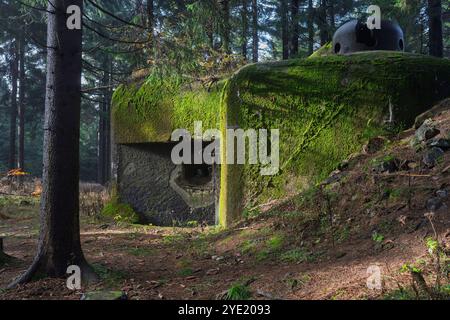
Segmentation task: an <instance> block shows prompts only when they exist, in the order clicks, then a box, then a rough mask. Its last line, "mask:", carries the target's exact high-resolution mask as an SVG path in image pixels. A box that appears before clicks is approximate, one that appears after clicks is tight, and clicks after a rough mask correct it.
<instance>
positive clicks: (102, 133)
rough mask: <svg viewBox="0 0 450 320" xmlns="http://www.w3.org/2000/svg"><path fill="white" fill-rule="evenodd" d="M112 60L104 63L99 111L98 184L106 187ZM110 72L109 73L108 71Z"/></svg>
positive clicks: (108, 161) (108, 159) (108, 172)
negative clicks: (102, 88)
mask: <svg viewBox="0 0 450 320" xmlns="http://www.w3.org/2000/svg"><path fill="white" fill-rule="evenodd" d="M110 61H111V59H110V57H107V59H105V61H104V62H103V66H102V67H103V70H105V72H104V74H103V79H102V86H103V87H105V88H106V89H105V90H103V97H102V103H101V104H100V110H99V134H98V137H99V141H98V154H99V157H98V182H99V183H100V184H102V185H105V184H106V183H107V182H108V181H109V177H110V168H111V167H110V151H111V149H110V138H109V136H110V121H109V118H110V112H109V110H110V103H111V89H110V85H111V73H112V70H110V69H111V62H110ZM108 70H109V71H108Z"/></svg>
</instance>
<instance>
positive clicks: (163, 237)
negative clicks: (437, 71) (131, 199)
mask: <svg viewBox="0 0 450 320" xmlns="http://www.w3.org/2000/svg"><path fill="white" fill-rule="evenodd" d="M432 126H435V127H436V128H438V129H439V130H440V133H439V135H437V136H435V137H433V138H429V137H427V139H426V141H425V142H424V143H422V144H420V143H416V144H414V145H412V144H411V141H412V140H413V139H414V137H415V136H416V134H417V132H416V130H408V131H405V132H402V133H400V134H398V135H396V136H395V137H390V139H384V138H383V139H381V138H379V139H374V140H373V141H371V143H369V145H368V146H367V147H366V148H365V149H366V150H365V151H366V152H364V153H361V154H358V155H354V156H353V157H352V158H351V159H350V160H349V161H347V162H345V163H344V164H343V165H342V166H341V168H340V170H338V171H336V172H335V173H333V174H332V175H331V176H330V178H329V179H328V180H327V181H326V182H325V183H324V184H323V185H322V186H321V187H314V188H311V189H308V190H307V191H305V192H303V193H301V194H299V195H295V196H292V197H290V198H289V199H286V200H284V201H280V202H276V203H271V204H269V205H267V206H264V207H260V208H258V209H254V210H252V211H248V212H246V214H247V218H246V219H245V220H244V221H242V222H241V223H239V224H238V225H236V226H234V227H233V228H231V229H230V230H220V229H218V228H215V227H207V228H201V227H195V228H175V227H174V228H161V227H154V226H137V225H126V224H117V223H114V222H112V221H110V220H104V218H101V217H98V216H95V217H89V216H86V215H82V230H81V239H82V246H83V250H84V252H85V255H86V257H87V260H88V261H89V262H90V263H91V264H92V266H93V267H94V269H95V270H96V271H97V273H98V274H99V275H100V277H101V278H102V281H101V282H100V283H98V284H96V285H93V286H91V287H88V288H83V290H82V291H79V292H78V291H70V290H68V289H67V288H66V283H65V280H64V279H53V280H49V279H44V280H39V281H37V282H34V283H31V284H27V285H24V286H21V287H19V288H17V289H14V290H6V289H0V299H75V300H76V299H80V298H81V297H82V296H83V294H84V293H86V292H94V291H99V292H103V293H105V294H106V293H107V292H110V291H118V292H123V293H125V294H126V296H127V298H128V299H136V300H145V299H223V298H229V299H247V298H250V299H327V300H336V299H416V298H420V299H427V298H435V299H436V298H440V299H448V298H449V297H450V281H449V272H450V259H449V254H450V210H449V207H448V205H450V152H444V153H443V154H440V153H439V156H438V157H436V159H434V160H435V161H434V163H432V164H431V165H430V159H431V158H432V157H431V158H430V155H429V153H430V152H432V151H433V148H432V146H436V144H433V143H434V142H436V141H437V142H439V146H440V147H441V148H442V149H444V151H447V150H450V140H446V139H449V138H450V135H449V134H450V111H444V112H440V113H438V114H437V115H436V116H434V119H433V124H432ZM431 131H433V130H431ZM434 131H435V134H436V133H437V132H436V130H434ZM439 139H440V140H439ZM445 141H447V142H449V144H448V145H447V146H446V145H445ZM435 151H436V150H434V152H435ZM424 157H425V158H426V161H425V162H426V163H428V165H425V164H424V161H423V160H424ZM431 160H433V159H431ZM38 228H39V223H38V200H37V199H36V198H32V197H18V196H2V197H0V237H3V238H4V249H5V252H6V253H7V254H9V255H11V256H13V257H15V258H17V259H18V260H17V261H16V262H14V263H11V264H9V265H3V266H0V288H4V287H6V286H7V285H8V283H9V282H10V281H11V280H12V279H14V278H15V277H17V276H18V275H20V274H21V273H22V272H23V271H25V270H26V268H27V266H29V265H30V263H31V261H32V259H33V255H34V252H35V249H36V242H37V236H38ZM436 240H437V241H436ZM374 266H378V267H379V268H380V271H381V278H382V283H381V288H377V289H369V288H368V286H367V280H368V278H369V276H370V273H368V271H370V270H376V269H374ZM414 274H415V275H417V274H419V275H420V277H421V278H422V279H423V280H425V283H426V284H425V287H424V286H423V285H420V283H418V282H415V281H413V275H414ZM416 280H417V279H416ZM438 284H439V285H438ZM435 288H438V289H437V290H436V291H433V292H434V293H432V294H430V292H431V291H432V290H433V289H435ZM86 296H87V297H89V294H88V295H86Z"/></svg>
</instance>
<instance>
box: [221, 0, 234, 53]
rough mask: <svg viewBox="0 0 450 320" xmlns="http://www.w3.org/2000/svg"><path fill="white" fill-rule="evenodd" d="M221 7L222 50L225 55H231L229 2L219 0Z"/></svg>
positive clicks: (227, 0)
mask: <svg viewBox="0 0 450 320" xmlns="http://www.w3.org/2000/svg"><path fill="white" fill-rule="evenodd" d="M220 4H221V6H222V25H223V26H222V48H223V51H224V52H225V53H231V47H230V1H229V0H221V1H220Z"/></svg>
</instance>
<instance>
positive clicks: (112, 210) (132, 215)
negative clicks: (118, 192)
mask: <svg viewBox="0 0 450 320" xmlns="http://www.w3.org/2000/svg"><path fill="white" fill-rule="evenodd" d="M102 215H104V216H107V217H111V218H113V219H114V221H116V222H121V223H130V224H133V223H138V222H139V215H138V214H137V213H136V212H135V211H134V209H133V208H132V207H131V206H130V205H128V204H124V203H120V201H119V199H118V197H117V196H113V197H112V199H111V200H110V201H109V202H108V203H106V204H105V206H104V208H103V210H102Z"/></svg>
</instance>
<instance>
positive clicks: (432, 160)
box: [423, 148, 445, 168]
mask: <svg viewBox="0 0 450 320" xmlns="http://www.w3.org/2000/svg"><path fill="white" fill-rule="evenodd" d="M444 153H445V152H444V150H442V149H441V148H432V149H431V150H428V151H427V152H426V153H425V155H424V156H423V163H424V164H425V165H426V166H427V167H428V168H433V167H435V166H436V164H437V163H438V161H439V159H440V158H441V157H442V156H443V155H444Z"/></svg>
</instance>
